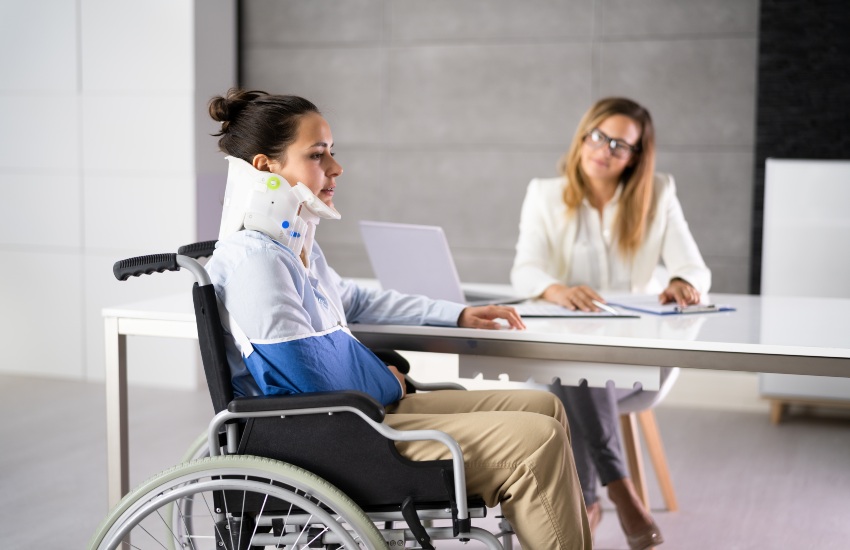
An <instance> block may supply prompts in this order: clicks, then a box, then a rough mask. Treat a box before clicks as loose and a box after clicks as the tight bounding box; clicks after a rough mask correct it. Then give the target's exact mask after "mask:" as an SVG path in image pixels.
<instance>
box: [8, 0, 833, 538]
mask: <svg viewBox="0 0 850 550" xmlns="http://www.w3.org/2000/svg"><path fill="white" fill-rule="evenodd" d="M792 8H794V9H792ZM848 22H850V7H848V6H847V4H846V3H842V2H830V1H826V0H822V1H819V2H799V1H791V0H762V1H757V0H703V1H699V2H696V1H686V2H682V1H678V0H531V1H527V2H515V1H511V0H490V1H461V2H456V1H451V0H437V1H424V0H323V1H320V2H306V1H273V0H263V1H260V0H238V1H237V0H203V1H202V0H196V1H191V0H178V1H174V0H155V1H148V2H141V3H131V2H123V1H119V2H116V1H109V0H75V1H71V0H30V1H27V2H19V1H16V0H0V31H2V32H0V46H2V47H0V51H2V52H4V53H3V54H2V55H0V74H2V75H3V78H2V79H0V114H2V120H3V121H4V123H3V125H2V130H0V193H2V195H1V196H2V200H0V258H2V265H3V275H2V281H3V284H2V285H0V301H2V303H3V304H4V306H3V311H4V312H6V314H5V315H3V316H0V318H2V321H0V323H2V325H0V327H1V328H2V330H0V338H2V343H3V349H4V359H3V360H2V361H0V410H3V411H4V412H5V413H6V414H5V415H4V416H6V418H7V421H6V422H4V427H3V428H2V430H3V431H2V433H3V434H4V436H5V437H4V443H3V444H2V446H0V464H2V465H3V466H4V468H3V470H2V471H0V487H4V490H3V495H2V497H0V510H2V513H0V526H2V528H3V531H4V532H5V533H7V535H8V533H11V535H8V536H11V540H12V541H13V542H14V544H12V546H10V547H20V548H25V547H41V546H44V545H47V544H49V543H50V542H51V541H55V538H53V537H55V536H56V535H55V534H49V533H41V534H34V532H35V531H38V530H37V529H36V527H37V525H38V524H37V522H36V521H35V520H34V519H32V516H33V515H34V513H37V514H40V515H44V513H45V512H44V510H45V509H46V510H48V511H51V512H52V514H54V515H55V516H56V517H58V518H61V520H60V521H59V522H58V524H59V526H60V527H61V528H62V529H63V530H65V532H66V534H65V535H62V536H63V540H64V541H65V543H66V544H67V545H68V546H69V547H74V548H76V547H83V546H84V545H85V542H86V540H87V538H88V536H90V535H91V533H92V532H93V530H94V528H95V527H96V524H97V522H98V521H99V520H100V519H101V518H102V517H104V516H105V514H106V512H107V506H106V480H105V475H106V472H105V463H106V461H105V441H104V434H105V424H106V420H105V418H104V406H103V405H104V397H103V386H104V345H105V342H104V329H103V318H102V315H101V310H102V309H103V308H104V307H109V306H114V305H116V304H123V303H130V302H134V301H137V300H142V299H146V298H151V297H156V296H163V295H169V294H175V293H180V292H187V291H188V290H187V289H188V286H187V281H186V279H185V278H183V277H181V276H179V275H177V276H171V277H169V276H162V277H145V278H141V279H137V280H134V281H132V283H131V284H129V283H119V282H117V281H116V280H115V279H114V278H113V277H112V271H111V267H112V264H113V262H115V261H116V260H118V259H121V258H126V257H131V256H136V255H140V254H148V253H152V252H163V251H172V250H175V249H176V248H177V247H178V246H180V245H183V244H187V243H191V242H195V241H199V240H205V239H212V238H215V236H216V235H217V228H218V221H219V215H220V200H221V196H222V191H223V188H224V182H225V176H226V163H225V162H224V161H223V159H222V155H221V154H220V153H219V152H218V151H217V146H216V138H214V137H212V136H211V134H213V133H215V132H216V131H217V128H216V125H215V124H214V123H213V121H211V120H210V119H209V117H208V116H207V115H206V102H207V101H208V99H209V98H210V97H211V96H213V95H215V94H221V93H223V92H224V91H225V90H226V89H227V88H229V87H230V86H232V85H234V84H236V83H238V84H240V85H242V86H244V87H248V88H253V89H261V90H267V91H270V92H275V93H293V94H297V95H303V96H305V97H308V98H310V99H311V100H312V101H314V102H315V103H316V104H317V105H318V106H319V107H320V109H321V110H322V111H323V113H324V115H325V116H326V118H327V119H328V121H329V123H330V124H331V126H332V128H333V129H334V137H335V140H336V147H335V148H336V151H337V158H338V160H340V162H341V164H343V166H344V167H345V172H346V173H345V175H344V176H343V177H342V178H340V184H339V189H338V194H337V197H336V199H335V203H336V206H337V208H338V209H339V210H340V212H342V214H343V219H342V220H340V221H339V222H334V223H323V224H322V225H321V227H320V229H319V240H320V242H321V243H322V247H323V249H324V250H325V252H326V254H327V255H328V257H329V259H330V261H331V262H332V264H334V265H335V267H336V269H337V270H338V271H339V272H340V273H341V274H342V275H344V276H350V277H371V276H372V275H371V271H370V267H369V264H368V260H367V258H366V256H365V250H364V248H363V245H362V243H361V242H360V239H359V232H358V230H357V226H356V224H357V221H358V220H361V219H372V220H383V221H397V222H406V223H421V224H429V225H441V226H442V227H443V228H444V230H445V231H446V234H447V236H448V239H449V242H450V245H451V248H452V252H453V255H454V258H455V261H456V262H457V264H458V270H459V272H460V275H461V278H462V279H463V280H466V281H478V282H486V283H507V282H508V272H509V269H510V266H511V262H512V259H513V255H514V245H515V243H516V236H517V222H518V219H519V206H520V204H521V201H522V198H523V196H524V192H525V189H526V185H527V183H528V181H529V180H530V179H531V178H533V177H549V176H554V175H556V174H557V172H556V163H557V161H558V159H559V158H560V156H561V155H562V153H563V152H564V150H565V149H566V147H567V145H568V143H569V141H570V139H571V138H572V134H573V131H574V128H575V126H576V124H577V122H578V119H579V117H580V116H581V114H582V113H583V112H584V110H585V109H586V108H587V106H589V105H590V104H591V103H592V102H593V101H594V100H595V99H598V98H601V97H604V96H608V95H623V96H628V97H632V98H634V99H636V100H637V101H639V102H641V103H643V104H645V105H646V106H647V107H648V109H649V110H650V111H651V112H652V114H653V118H654V121H655V124H656V130H657V136H658V164H657V169H658V170H659V171H664V172H669V173H671V174H673V175H674V176H675V178H676V182H677V192H678V196H679V199H680V200H681V203H682V207H683V209H684V212H685V216H686V218H687V219H688V222H689V224H690V228H691V230H692V232H693V234H694V237H695V238H696V241H697V242H698V243H699V246H700V249H701V251H702V253H703V256H704V258H705V260H706V262H707V264H708V266H709V267H710V268H711V270H712V274H713V284H712V292H717V293H730V294H750V293H753V294H758V293H760V292H761V290H762V289H761V281H762V275H763V274H762V264H761V252H762V241H763V232H762V220H763V216H764V212H763V208H764V198H763V197H764V166H765V162H766V160H767V159H768V158H787V159H812V160H827V161H848V160H850V157H849V156H848V152H847V151H848V150H850V149H848V146H850V138H848V133H847V128H848V127H850V126H848V124H850V106H848V102H847V98H848V97H850V69H848V66H847V64H846V58H847V55H848V54H850V46H848V38H847V35H846V32H845V30H844V29H845V28H846V23H848ZM844 173H845V174H846V173H847V172H844ZM843 183H845V184H847V185H850V180H848V181H845V182H843ZM847 185H845V186H844V188H845V189H846V188H847ZM845 196H846V191H845ZM827 201H829V198H827ZM494 213H496V214H497V215H494ZM831 223H832V224H833V225H831V226H830V228H831V229H830V230H831V231H834V232H835V235H836V237H837V238H836V242H835V246H836V247H838V253H837V254H836V256H839V257H841V256H842V254H843V257H850V254H848V252H850V250H848V249H847V246H848V245H847V242H850V240H847V239H846V236H847V234H848V231H849V230H850V229H848V219H847V218H846V217H844V218H843V219H837V220H835V221H834V222H831ZM841 235H844V236H845V238H844V240H842V239H841ZM844 265H845V266H846V264H844ZM790 277H791V278H792V279H793V278H794V275H793V274H791V275H790ZM835 280H838V281H839V283H840V282H841V281H843V280H845V279H841V275H840V274H836V279H835ZM827 287H829V283H824V284H821V285H820V286H819V288H818V289H804V290H800V292H801V293H803V292H814V293H815V294H809V295H818V294H816V292H826V291H825V290H824V289H825V288H827ZM842 291H843V292H845V293H844V294H843V295H840V293H841V292H842ZM829 292H830V293H834V296H833V297H836V298H850V289H848V288H847V286H846V282H845V283H843V285H842V284H836V285H835V286H834V288H833V287H829ZM128 346H129V347H128V364H129V365H130V368H129V373H128V376H129V383H130V403H131V419H130V424H131V432H132V436H131V447H130V452H131V456H132V458H133V468H132V470H131V484H136V483H138V482H141V481H143V480H144V479H145V478H147V477H149V476H150V475H152V474H154V473H155V472H156V471H159V470H161V469H162V468H165V467H167V466H168V465H170V464H173V463H174V462H176V460H177V459H178V458H179V457H180V455H181V454H182V452H183V450H184V448H185V446H186V445H187V444H188V443H189V441H190V440H191V439H192V438H193V437H194V436H195V435H197V433H198V432H199V430H200V429H203V426H204V425H205V423H206V422H207V420H208V418H209V413H210V412H211V411H210V409H209V402H208V398H207V397H206V393H205V388H204V387H203V382H202V379H201V378H200V374H199V373H200V369H199V368H197V367H194V368H185V365H197V364H198V358H197V351H196V349H195V348H196V344H195V343H194V342H192V341H189V340H178V339H152V338H145V337H138V338H134V339H131V340H130V341H129V343H128ZM417 359H418V360H419V363H418V366H417V365H416V364H414V368H415V369H416V368H418V369H420V370H421V373H422V376H423V378H424V379H426V380H431V379H438V378H445V377H452V376H453V375H455V373H456V368H457V367H456V364H457V363H456V358H452V357H439V356H436V357H435V356H425V355H423V356H419V357H417ZM834 382H835V383H836V384H842V383H847V382H848V380H846V379H845V380H835V381H834ZM833 387H837V386H833ZM842 401H848V402H850V386H843V387H842V389H840V390H838V395H830V397H829V399H828V400H826V401H825V400H823V399H821V400H820V402H819V405H820V406H817V407H800V406H795V407H794V408H792V409H791V410H789V411H788V414H787V416H786V418H785V421H784V422H782V423H781V424H778V425H775V424H772V423H771V421H770V402H769V401H768V400H767V399H765V396H764V395H762V392H761V391H760V380H759V376H758V375H757V374H754V373H740V372H724V371H719V370H718V371H715V370H696V369H683V371H682V372H681V374H680V377H679V380H678V381H677V383H676V385H675V386H674V388H673V389H672V390H671V392H670V394H669V395H668V396H667V398H666V399H665V401H664V402H663V403H662V404H660V405H659V407H658V410H657V417H658V421H659V425H660V427H661V433H662V437H663V438H664V443H665V447H666V450H667V454H668V460H669V461H670V463H671V471H672V474H673V476H674V482H675V483H676V486H677V492H678V494H679V499H680V510H679V511H677V512H669V513H665V512H664V511H659V512H654V514H655V516H656V518H657V520H658V522H659V524H660V525H661V526H662V527H663V528H664V529H665V533H666V534H668V543H667V545H666V546H665V548H689V549H691V548H719V547H729V548H753V549H756V548H836V549H837V548H843V547H845V546H844V545H846V541H847V540H848V536H849V535H850V521H847V518H848V517H850V496H848V495H850V476H848V475H847V472H846V466H847V459H846V457H847V456H850V452H848V451H850V419H848V416H850V415H848V409H846V408H842V406H841V405H842ZM824 405H825V406H824ZM18 418H20V420H18ZM183 442H185V444H184V443H183ZM741 449H743V450H741ZM745 455H746V456H745ZM718 463H722V464H724V467H718ZM708 474H711V475H708ZM649 479H650V483H649V485H650V491H651V500H652V501H653V503H654V505H655V504H658V505H659V506H660V503H659V499H658V492H657V488H656V487H655V486H654V483H653V478H652V474H651V473H650V474H649ZM30 487H32V488H35V489H36V490H35V491H33V494H29V495H23V494H22V493H23V492H28V488H30ZM10 488H13V489H14V490H10ZM22 502H23V503H24V504H23V505H22V504H21V503H22ZM36 511H38V512H36ZM780 514H781V515H783V516H784V517H785V518H787V517H789V516H788V514H791V516H792V517H793V518H797V519H793V520H792V521H790V522H786V521H785V520H784V519H783V518H782V517H780ZM39 537H44V538H39ZM33 541H35V543H34V544H33ZM597 547H600V548H612V549H618V548H626V547H627V546H626V544H625V540H624V539H623V536H622V533H621V532H620V531H619V529H618V526H617V525H616V517H615V514H614V513H613V512H611V511H610V510H609V512H608V515H607V517H606V519H604V520H603V522H602V525H601V526H600V531H599V534H598V537H597Z"/></svg>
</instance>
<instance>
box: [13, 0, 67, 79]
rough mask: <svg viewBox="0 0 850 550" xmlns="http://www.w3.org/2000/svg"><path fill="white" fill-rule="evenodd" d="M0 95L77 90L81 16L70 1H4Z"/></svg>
mask: <svg viewBox="0 0 850 550" xmlns="http://www.w3.org/2000/svg"><path fill="white" fill-rule="evenodd" d="M0 52H3V53H2V54H0V74H2V75H3V78H0V90H2V91H4V92H8V91H27V92H32V91H45V92H52V93H57V92H59V93H65V92H74V91H75V90H76V89H77V67H78V59H77V13H76V4H75V2H69V1H68V0H27V1H25V2H21V1H19V0H3V1H2V2H0Z"/></svg>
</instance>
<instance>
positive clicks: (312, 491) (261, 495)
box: [89, 455, 387, 550]
mask: <svg viewBox="0 0 850 550" xmlns="http://www.w3.org/2000/svg"><path fill="white" fill-rule="evenodd" d="M187 502H191V504H190V505H188V506H186V503H187ZM172 503H173V504H174V508H175V509H176V510H178V511H179V512H178V518H177V522H178V523H177V526H176V527H173V526H172V520H171V517H172V516H171V514H170V513H169V508H168V506H169V504H172ZM186 510H188V511H190V513H191V516H188V517H187V516H186V515H185V512H184V511H186ZM171 544H173V546H174V547H175V548H187V549H193V550H202V549H209V550H213V549H215V550H249V549H257V548H265V547H270V548H286V549H306V548H324V549H338V548H345V549H352V548H353V549H385V548H387V544H386V542H385V541H384V539H383V537H382V536H381V534H380V533H379V532H378V530H377V529H376V528H375V525H374V524H373V523H372V522H371V521H370V520H369V518H368V517H367V516H366V515H365V514H364V513H363V511H362V510H361V509H360V508H359V507H358V506H357V505H356V504H355V503H354V502H353V501H351V499H349V498H348V497H347V496H345V495H344V494H343V493H341V492H340V491H339V489H337V488H336V487H334V486H333V485H331V484H330V483H328V482H327V481H325V480H323V479H321V478H319V477H318V476H316V475H314V474H311V473H310V472H307V471H306V470H302V469H301V468H297V467H295V466H293V465H291V464H286V463H284V462H279V461H276V460H271V459H267V458H261V457H255V456H244V455H231V456H217V457H212V458H205V459H200V460H196V461H193V462H189V463H185V464H180V465H179V466H175V467H174V468H171V469H170V470H166V471H165V472H162V473H160V474H158V475H156V476H154V477H153V478H151V479H150V480H148V481H147V482H145V483H144V484H142V485H141V486H140V487H138V488H137V489H135V490H134V491H133V492H131V493H130V494H129V495H127V496H126V497H125V498H124V499H123V500H122V501H121V502H120V503H119V504H118V506H116V508H115V509H114V510H112V512H110V514H109V516H108V517H107V519H106V520H105V521H104V522H103V524H101V526H100V527H99V528H98V530H97V532H96V534H95V536H94V537H93V538H92V541H91V543H90V544H89V548H90V549H91V550H94V549H110V550H111V549H114V548H138V549H146V548H168V547H169V546H170V545H171Z"/></svg>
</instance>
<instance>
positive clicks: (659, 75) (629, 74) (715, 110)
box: [241, 0, 758, 293]
mask: <svg viewBox="0 0 850 550" xmlns="http://www.w3.org/2000/svg"><path fill="white" fill-rule="evenodd" d="M241 21H242V28H241V33H242V48H241V64H242V65H241V74H242V84H243V85H244V86H247V87H251V88H259V89H264V90H267V91H270V92H276V93H294V94H299V95H304V96H306V97H308V98H310V99H312V100H313V101H315V102H316V103H317V104H318V105H319V107H320V108H321V109H322V110H323V111H324V113H325V115H326V117H327V118H328V120H329V122H330V123H331V127H332V129H333V131H334V138H335V140H336V143H337V148H336V150H337V158H338V160H340V162H341V164H342V165H343V167H344V169H345V175H344V176H343V177H342V178H341V179H340V181H339V187H338V189H337V191H338V194H337V198H336V199H335V202H336V205H337V207H338V208H339V209H340V211H341V212H342V214H343V220H342V221H340V222H325V223H324V224H322V226H321V227H320V229H319V231H320V233H319V239H320V242H321V243H322V245H323V247H324V249H325V250H326V252H327V253H328V255H329V256H330V259H331V261H332V263H333V264H334V265H335V266H336V267H337V269H338V270H339V271H340V272H341V273H342V274H343V275H348V276H369V275H371V270H370V268H369V266H368V262H367V261H366V258H365V251H364V249H363V247H362V244H361V242H360V236H359V231H358V230H357V225H356V222H357V220H359V219H377V220H387V221H402V222H411V223H426V224H438V225H442V226H443V227H444V228H445V230H446V233H447V235H448V238H449V242H450V244H451V246H452V249H453V251H454V254H455V258H456V261H457V263H458V269H459V270H460V272H461V278H463V279H465V280H477V281H489V282H507V280H508V272H509V269H510V265H511V262H512V260H513V254H514V245H515V241H516V230H517V223H518V220H519V209H520V204H521V201H522V198H523V196H524V193H525V188H526V185H527V183H528V181H529V180H530V179H531V178H532V177H542V176H553V175H556V168H555V166H556V163H557V160H558V158H559V157H560V156H561V154H562V152H563V151H564V149H565V148H566V147H567V146H568V144H569V140H570V139H571V137H572V134H573V132H574V130H575V127H576V125H577V123H578V120H579V118H580V116H581V115H582V113H583V112H584V111H585V110H586V109H587V107H589V105H590V104H591V103H592V102H593V101H594V100H595V99H597V98H600V97H603V96H607V95H625V96H630V97H632V98H634V99H636V100H637V101H639V102H641V103H643V104H645V105H646V106H647V107H648V108H649V109H650V111H651V112H652V114H653V116H654V119H655V122H656V126H657V135H658V151H659V152H658V169H659V170H661V171H666V172H670V173H672V174H673V175H674V176H675V177H676V181H677V184H678V189H679V195H680V198H681V201H682V204H683V207H684V210H685V215H686V217H687V219H688V221H689V222H690V225H691V228H692V230H693V232H694V235H695V237H696V239H697V242H698V243H699V244H700V247H701V249H702V251H703V254H704V256H705V258H706V261H707V262H708V264H709V266H710V267H711V268H712V270H713V272H714V281H715V282H714V287H713V290H715V291H717V292H744V293H745V292H747V291H748V277H749V254H750V223H751V220H750V217H751V214H750V212H751V203H752V190H753V151H754V124H755V93H756V90H755V85H756V55H757V37H758V1H757V0H703V1H700V2H696V1H687V2H683V1H681V0H642V1H635V0H527V1H522V2H517V1H515V0H464V1H454V0H435V1H423V0H325V1H323V2H304V1H280V0H243V2H242V14H241Z"/></svg>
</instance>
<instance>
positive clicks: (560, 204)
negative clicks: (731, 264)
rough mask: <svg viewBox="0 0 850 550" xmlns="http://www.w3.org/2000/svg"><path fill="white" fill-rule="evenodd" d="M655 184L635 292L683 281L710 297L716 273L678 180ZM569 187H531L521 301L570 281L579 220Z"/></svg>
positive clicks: (663, 178)
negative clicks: (693, 228) (692, 226)
mask: <svg viewBox="0 0 850 550" xmlns="http://www.w3.org/2000/svg"><path fill="white" fill-rule="evenodd" d="M653 185H654V190H653V199H654V201H655V214H654V216H653V217H652V219H651V220H650V221H649V225H648V227H647V231H646V235H645V236H644V241H643V244H642V245H641V246H640V248H638V250H637V251H636V252H635V255H634V257H633V259H632V266H631V291H632V292H633V293H636V294H650V293H659V292H661V291H662V290H664V289H665V288H666V287H667V284H668V282H669V279H672V278H674V277H679V278H682V279H684V280H686V281H687V282H689V283H690V284H692V285H693V286H694V288H696V289H697V290H698V291H699V292H700V293H701V294H705V293H707V292H708V289H709V287H710V286H711V271H710V270H709V269H708V267H706V265H705V262H704V261H703V259H702V255H700V252H699V248H697V244H696V241H694V238H693V236H692V235H691V232H690V230H689V229H688V222H686V221H685V216H684V214H683V213H682V206H681V205H680V204H679V200H678V199H677V198H676V184H675V183H674V181H673V177H672V176H670V175H669V174H661V173H659V174H655V179H654V183H653ZM565 186H566V179H565V178H563V177H560V178H549V179H533V180H531V183H529V184H528V191H527V193H526V195H525V201H524V202H523V205H522V214H521V216H520V222H519V239H518V241H517V245H516V257H515V258H514V265H513V269H511V283H512V284H513V286H514V289H515V291H516V292H517V293H519V294H520V295H521V296H540V295H541V294H542V293H543V291H544V290H546V289H547V288H548V287H549V286H550V285H552V284H555V283H560V284H565V283H566V281H567V277H568V276H569V273H570V262H571V261H572V251H573V244H574V243H575V239H576V233H577V230H578V216H577V215H576V213H575V211H574V212H568V210H567V205H566V204H565V203H564V198H563V197H564V187H565ZM661 262H663V265H664V267H665V268H666V273H667V274H668V275H669V277H668V278H667V280H663V279H661V278H660V277H659V276H656V273H658V270H657V268H658V266H659V264H660V263H661ZM663 271H664V270H661V272H663ZM595 290H598V289H595Z"/></svg>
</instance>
